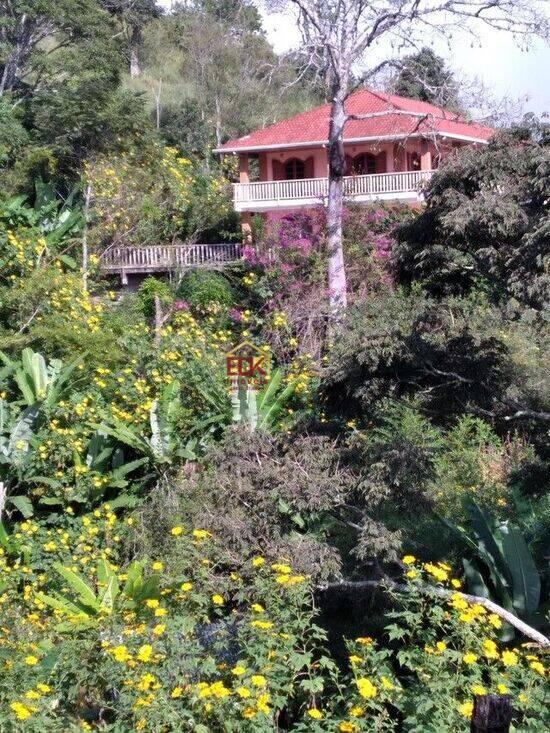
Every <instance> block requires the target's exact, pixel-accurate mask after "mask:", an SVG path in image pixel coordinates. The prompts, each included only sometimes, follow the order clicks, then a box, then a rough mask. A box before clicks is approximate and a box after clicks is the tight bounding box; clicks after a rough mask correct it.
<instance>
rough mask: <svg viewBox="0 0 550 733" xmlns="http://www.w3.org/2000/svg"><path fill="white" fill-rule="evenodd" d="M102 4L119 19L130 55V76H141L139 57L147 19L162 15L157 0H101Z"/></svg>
mask: <svg viewBox="0 0 550 733" xmlns="http://www.w3.org/2000/svg"><path fill="white" fill-rule="evenodd" d="M100 3H101V5H102V6H103V7H104V8H105V9H106V10H108V11H109V13H111V14H112V15H114V17H115V18H116V19H117V21H118V23H119V25H120V30H121V33H122V37H123V39H124V45H125V47H126V52H127V55H128V61H129V68H130V76H140V74H141V63H140V58H139V52H140V47H141V43H142V29H143V26H144V24H145V23H147V21H149V20H152V19H153V18H157V17H158V16H159V15H160V10H159V7H158V5H157V3H156V0H100Z"/></svg>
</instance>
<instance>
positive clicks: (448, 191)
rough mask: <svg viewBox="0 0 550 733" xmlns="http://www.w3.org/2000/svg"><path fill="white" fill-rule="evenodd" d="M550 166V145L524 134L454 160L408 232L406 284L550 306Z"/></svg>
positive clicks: (402, 250)
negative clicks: (421, 284)
mask: <svg viewBox="0 0 550 733" xmlns="http://www.w3.org/2000/svg"><path fill="white" fill-rule="evenodd" d="M549 164H550V145H549V144H548V141H547V140H544V138H543V139H539V140H536V139H528V137H527V136H526V131H525V130H521V131H519V132H518V134H515V135H514V134H511V135H500V136H498V137H497V138H495V139H494V140H492V141H491V142H490V143H489V145H487V146H485V147H484V148H482V149H479V148H476V149H474V148H466V149H464V150H463V151H461V152H460V153H457V154H455V155H454V156H452V158H450V159H449V160H448V161H447V162H446V164H445V165H444V166H443V167H442V168H441V169H440V171H438V173H437V175H436V176H434V178H433V180H432V182H431V184H430V186H429V188H428V190H427V192H426V204H427V205H426V208H425V210H424V211H423V212H422V213H421V215H420V216H419V217H417V218H416V219H415V220H413V221H412V222H411V223H410V224H409V225H407V226H404V227H403V229H402V231H401V235H400V237H399V239H400V243H399V244H398V245H397V246H396V247H395V249H394V262H395V266H396V271H397V275H398V278H399V280H400V281H401V282H403V283H411V282H413V281H421V282H422V283H423V285H424V286H425V287H426V288H427V289H428V291H429V292H430V293H432V294H434V295H437V296H441V295H443V294H448V293H454V294H461V295H466V294H468V293H471V292H472V291H475V290H482V291H484V292H485V293H487V295H488V296H489V297H490V298H491V300H493V301H494V302H506V301H509V300H510V299H512V298H513V299H515V300H516V301H519V302H520V303H521V304H523V305H524V306H529V307H532V308H536V309H542V308H544V307H548V305H549V304H550V274H549V265H550V255H549V247H548V242H549V236H550V235H549V229H548V213H549V203H548V202H549V197H548V193H549V179H548V166H549Z"/></svg>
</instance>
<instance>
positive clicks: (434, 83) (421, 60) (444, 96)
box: [389, 46, 460, 110]
mask: <svg viewBox="0 0 550 733" xmlns="http://www.w3.org/2000/svg"><path fill="white" fill-rule="evenodd" d="M397 68H398V72H397V74H396V75H395V76H394V78H393V79H391V80H390V83H389V90H390V91H391V92H393V93H394V94H398V95H400V96H402V97H409V98H410V99H419V100H420V101H421V102H431V103H432V104H437V105H439V106H440V107H444V108H446V109H455V110H458V109H459V108H460V101H459V98H458V82H457V81H456V79H455V77H454V74H453V72H452V71H451V70H450V69H448V68H447V66H446V64H445V61H444V59H442V58H441V56H438V55H437V54H436V53H435V52H434V51H433V50H432V49H431V48H428V47H427V46H424V48H422V49H420V51H418V52H417V53H414V54H411V55H410V56H406V57H405V58H404V59H403V60H402V61H401V62H399V63H398V67H397Z"/></svg>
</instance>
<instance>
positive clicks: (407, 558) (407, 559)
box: [403, 555, 416, 565]
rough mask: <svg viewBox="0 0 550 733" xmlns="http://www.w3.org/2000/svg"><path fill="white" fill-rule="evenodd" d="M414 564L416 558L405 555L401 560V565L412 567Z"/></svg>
mask: <svg viewBox="0 0 550 733" xmlns="http://www.w3.org/2000/svg"><path fill="white" fill-rule="evenodd" d="M415 562H416V557H415V556H414V555H405V557H404V558H403V563H404V564H405V565H413V564H414V563H415Z"/></svg>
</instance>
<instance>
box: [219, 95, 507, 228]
mask: <svg viewBox="0 0 550 733" xmlns="http://www.w3.org/2000/svg"><path fill="white" fill-rule="evenodd" d="M346 112H347V114H348V115H349V119H348V122H347V123H346V127H345V130H344V150H345V154H346V168H347V176H346V178H345V181H344V192H345V196H346V198H347V199H348V200H349V201H354V202H358V203H362V202H370V201H375V200H380V201H401V202H404V203H407V204H411V205H418V204H419V203H420V202H421V200H422V186H423V184H424V183H425V182H426V181H427V180H428V179H429V178H430V176H431V175H432V173H433V171H434V170H435V169H437V167H438V166H439V165H440V164H441V162H442V161H443V160H445V158H446V157H448V156H449V155H452V154H453V152H454V151H455V150H456V149H457V148H461V147H463V146H464V145H474V146H479V145H485V144H486V143H487V141H488V140H489V138H490V137H491V136H492V135H493V134H494V130H493V129H491V128H489V127H486V126H484V125H480V124H477V123H475V122H470V121H468V120H466V119H465V118H464V117H461V116H460V115H458V114H456V113H455V112H450V111H449V110H445V109H442V108H441V107H437V106H435V105H433V104H428V103H427V102H420V101H418V100H415V99H407V98H405V97H398V96H395V95H392V94H385V93H382V92H375V91H372V90H370V89H361V90H359V91H357V92H355V93H354V94H351V95H350V96H349V97H348V99H347V101H346ZM329 118H330V104H324V105H321V106H320V107H316V108H315V109H312V110H309V111H308V112H303V113H302V114H299V115H296V116H295V117H291V118H290V119H288V120H283V121H282V122H278V123H276V124H274V125H270V126H269V127H265V128H263V129H261V130H256V131H255V132H251V133H249V134H248V135H244V136H243V137H240V138H237V139H235V140H229V141H228V142H226V143H225V144H224V145H223V146H222V147H221V148H218V149H217V150H216V151H215V152H217V153H220V154H234V155H237V156H238V159H239V183H235V184H234V206H235V210H236V211H238V212H241V215H242V219H243V233H245V232H246V231H247V230H248V229H249V222H250V217H251V215H252V214H254V213H258V212H260V213H262V214H264V215H265V216H266V217H268V218H278V217H280V216H281V215H282V214H286V213H288V212H290V211H293V210H296V209H303V208H308V207H312V206H315V205H318V204H320V203H323V201H325V200H326V197H327V194H328V177H327V176H328V157H327V144H328V130H329ZM253 159H256V160H257V164H256V165H255V166H254V169H255V171H256V176H255V180H254V177H253V175H252V172H251V166H250V161H251V160H253Z"/></svg>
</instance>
